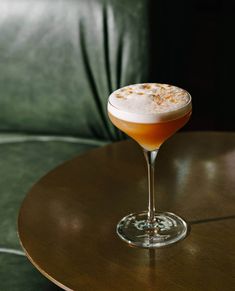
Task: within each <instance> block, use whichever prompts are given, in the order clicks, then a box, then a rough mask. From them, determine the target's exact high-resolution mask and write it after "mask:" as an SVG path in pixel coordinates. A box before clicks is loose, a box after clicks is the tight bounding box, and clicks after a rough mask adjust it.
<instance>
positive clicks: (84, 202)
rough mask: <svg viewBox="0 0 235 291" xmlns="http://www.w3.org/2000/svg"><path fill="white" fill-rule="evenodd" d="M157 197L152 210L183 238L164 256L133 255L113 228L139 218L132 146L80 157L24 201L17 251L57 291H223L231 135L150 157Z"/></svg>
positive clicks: (231, 252) (232, 185) (140, 191)
mask: <svg viewBox="0 0 235 291" xmlns="http://www.w3.org/2000/svg"><path fill="white" fill-rule="evenodd" d="M42 158H43V157H42ZM156 192H157V195H156V198H157V207H158V209H159V210H163V211H171V212H174V213H177V214H179V215H181V216H182V217H184V218H185V219H186V220H187V221H188V222H190V223H191V233H190V234H189V235H188V237H187V238H186V239H185V240H183V241H181V242H179V243H177V244H175V245H172V246H170V247H167V248H162V249H156V250H146V249H138V248H132V247H130V246H128V245H127V244H126V243H125V242H123V241H121V240H120V239H119V238H118V237H117V235H116V233H115V228H116V224H117V222H118V221H119V220H120V218H122V217H123V216H125V215H126V214H128V213H131V212H135V211H141V210H144V209H146V208H147V177H146V167H145V161H144V158H143V155H142V152H141V150H140V149H139V147H138V146H137V145H136V144H135V143H133V142H131V141H125V142H119V143H115V144H112V145H109V146H106V147H103V148H99V149H96V150H93V151H90V152H87V153H86V154H84V155H82V156H79V157H77V158H75V159H73V160H71V161H69V162H66V163H65V164H63V165H61V166H59V167H58V168H56V169H55V170H53V171H52V172H50V173H49V174H47V175H46V176H45V177H43V178H42V179H41V180H40V181H39V182H38V183H37V184H36V185H35V186H34V187H33V188H32V190H31V191H30V193H29V194H28V195H27V197H26V199H25V200H24V202H23V204H22V207H21V210H20V214H19V221H18V229H19V236H20V240H21V243H22V246H23V248H24V250H25V252H26V254H27V256H28V258H29V259H30V261H31V262H32V263H33V264H34V266H35V267H36V268H37V269H38V270H39V271H40V272H41V273H42V274H44V275H45V276H46V277H47V278H49V279H50V280H51V281H53V282H54V283H55V284H57V285H59V286H60V287H62V288H64V289H65V290H81V291H84V290H85V291H86V290H91V291H95V290H102V291H106V290H111V291H117V290H118V291H119V290H122V291H129V290H135V291H138V290H141V291H143V290H144V291H145V290H157V291H178V290H180V291H181V290H182V291H183V290H184V291H191V290H193V291H194V290H195V291H199V290H200V291H204V290H206V291H210V290H211V291H217V290H218V291H231V290H232V288H234V286H235V276H234V275H235V235H234V233H235V203H234V202H235V133H212V132H193V133H180V134H176V135H175V136H174V137H172V138H171V139H170V140H169V141H167V142H166V143H165V144H164V145H163V146H162V148H161V150H160V152H159V156H158V158H157V164H156Z"/></svg>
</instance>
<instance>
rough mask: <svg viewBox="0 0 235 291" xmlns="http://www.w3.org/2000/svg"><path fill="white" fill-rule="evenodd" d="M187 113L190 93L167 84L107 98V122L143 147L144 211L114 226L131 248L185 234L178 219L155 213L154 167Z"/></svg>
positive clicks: (137, 87) (128, 88) (184, 226)
mask: <svg viewBox="0 0 235 291" xmlns="http://www.w3.org/2000/svg"><path fill="white" fill-rule="evenodd" d="M191 112H192V103H191V96H190V94H189V93H188V92H187V91H185V90H183V89H181V88H178V87H176V86H171V85H167V84H157V83H148V84H134V85H130V86H126V87H123V88H121V89H118V90H116V91H115V92H113V93H112V94H111V95H110V96H109V101H108V115H109V117H110V120H111V121H112V122H113V124H114V125H115V126H116V127H118V128H119V129H120V130H122V131H123V132H125V133H126V134H127V135H129V136H130V137H132V138H133V139H134V140H135V141H136V142H137V143H138V144H139V145H140V146H141V147H142V148H143V151H144V156H145V158H146V161H147V167H148V195H149V203H148V211H143V212H139V213H132V214H129V215H127V216H126V217H124V218H123V219H122V220H121V221H120V222H119V223H118V225H117V234H118V235H119V237H120V238H121V239H123V240H124V241H126V242H127V243H129V244H131V245H134V246H139V247H144V248H156V247H161V246H166V245H169V244H172V243H175V242H177V241H179V240H181V239H183V238H184V237H185V236H186V234H187V224H186V222H185V221H184V220H183V219H182V218H180V217H179V216H177V215H176V214H173V213H170V212H164V213H158V212H156V211H155V196H154V166H155V160H156V156H157V153H158V150H159V148H160V146H161V145H162V143H163V142H164V141H165V140H166V139H167V138H169V137H170V136H171V135H173V134H174V133H175V132H176V131H177V130H179V129H180V128H181V127H182V126H184V125H185V123H186V122H187V121H188V120H189V118H190V115H191Z"/></svg>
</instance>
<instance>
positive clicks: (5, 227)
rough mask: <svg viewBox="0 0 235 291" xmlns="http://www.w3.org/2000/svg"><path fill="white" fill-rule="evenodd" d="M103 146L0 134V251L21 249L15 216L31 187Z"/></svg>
mask: <svg viewBox="0 0 235 291" xmlns="http://www.w3.org/2000/svg"><path fill="white" fill-rule="evenodd" d="M103 144H105V142H99V141H96V140H84V139H80V138H72V137H55V136H54V137H53V136H29V135H19V134H17V135H14V134H0V233H1V235H0V248H8V249H13V250H21V247H20V244H19V240H18V237H17V216H18V212H19V208H20V205H21V202H22V200H23V199H24V197H25V195H26V194H27V192H28V191H29V189H30V188H31V187H32V185H33V184H34V183H35V182H36V181H37V180H38V179H39V178H40V177H42V176H43V175H45V174H46V173H47V172H48V171H50V170H51V169H52V168H54V167H56V166H57V165H58V164H60V163H62V162H64V161H65V160H68V159H71V158H73V157H75V156H76V155H79V154H81V153H83V152H85V151H87V150H90V149H93V148H96V147H98V146H101V145H103Z"/></svg>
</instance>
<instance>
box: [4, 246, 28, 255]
mask: <svg viewBox="0 0 235 291" xmlns="http://www.w3.org/2000/svg"><path fill="white" fill-rule="evenodd" d="M0 253H5V254H12V255H18V256H24V257H25V253H24V252H23V251H19V250H15V249H10V248H1V247H0Z"/></svg>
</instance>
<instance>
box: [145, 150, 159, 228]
mask: <svg viewBox="0 0 235 291" xmlns="http://www.w3.org/2000/svg"><path fill="white" fill-rule="evenodd" d="M143 150H144V156H145V159H146V162H147V168H148V196H149V203H148V223H149V224H150V225H151V224H153V223H154V222H155V193H154V167H155V160H156V157H157V153H158V149H156V150H153V151H148V150H146V149H143Z"/></svg>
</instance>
